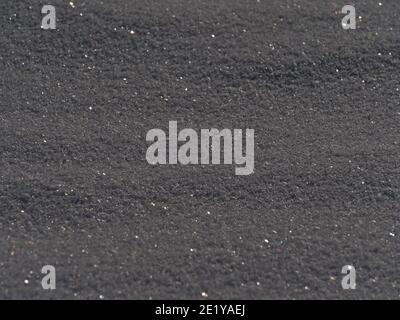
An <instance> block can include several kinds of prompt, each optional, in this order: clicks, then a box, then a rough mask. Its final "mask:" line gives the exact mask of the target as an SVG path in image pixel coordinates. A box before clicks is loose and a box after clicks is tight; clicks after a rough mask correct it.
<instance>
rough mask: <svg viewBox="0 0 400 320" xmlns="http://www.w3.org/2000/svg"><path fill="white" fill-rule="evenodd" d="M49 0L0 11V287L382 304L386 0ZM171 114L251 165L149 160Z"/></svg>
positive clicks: (393, 21) (396, 27)
mask: <svg viewBox="0 0 400 320" xmlns="http://www.w3.org/2000/svg"><path fill="white" fill-rule="evenodd" d="M50 2H51V3H50V4H53V5H54V6H56V8H57V17H58V25H57V30H56V31H43V30H41V29H40V23H41V19H42V14H41V7H42V5H44V4H48V3H47V2H46V3H43V2H42V1H37V0H34V1H27V0H24V1H22V0H19V1H16V0H3V1H1V2H0V71H1V77H0V137H1V138H0V298H2V299H16V298H23V299H25V298H29V299H32V298H35V299H36V298H40V299H41V298H57V299H64V298H79V299H87V298H93V299H98V298H105V299H115V298H118V299H127V298H129V299H150V298H152V299H159V298H164V299H173V298H179V299H203V298H204V297H203V296H202V293H207V295H208V298H209V299H220V298H225V299H230V298H238V299H278V298H283V299H309V298H320V299H329V298H335V299H349V298H357V299H359V298H363V299H366V298H368V299H376V298H389V299H398V298H399V294H400V273H399V268H400V252H399V239H400V204H399V200H400V194H399V191H400V168H399V164H400V150H399V148H400V126H399V121H400V108H399V96H400V82H399V80H400V76H399V65H400V42H399V35H400V17H399V16H400V15H399V13H400V2H399V1H397V0H390V1H389V0H381V2H382V6H379V4H378V2H379V1H378V0H376V1H375V0H366V1H356V2H355V4H356V9H357V16H361V17H362V18H361V19H359V20H358V29H357V30H353V31H344V30H343V29H342V28H341V25H340V22H341V19H342V17H343V15H342V14H341V12H340V11H341V7H342V6H343V5H344V4H347V3H343V1H315V0H314V1H312V0H297V1H293V0H269V1H267V0H260V1H259V2H258V1H256V0H254V1H253V0H252V1H245V0H242V1H239V0H216V1H205V0H204V1H198V0H189V1H178V0H162V1H161V0H159V1H144V0H138V1H128V0H113V1H99V0H86V1H84V0H76V1H74V5H75V8H72V7H71V6H70V5H69V4H68V2H69V1H61V0H52V1H50ZM80 13H82V15H80ZM130 31H134V33H133V34H131V32H130ZM85 55H86V56H85ZM124 79H125V80H124ZM186 89H187V90H186ZM169 120H177V121H178V125H179V126H180V128H184V127H191V128H195V129H200V128H211V127H216V128H221V129H222V128H253V129H255V132H256V138H255V143H256V151H255V155H256V159H255V161H256V164H255V173H254V174H253V175H250V176H243V177H239V176H235V175H234V168H233V167H232V166H187V167H183V166H163V167H153V166H150V165H149V164H148V163H147V162H146V159H145V154H146V149H147V146H148V144H147V143H146V141H145V137H146V133H147V131H148V130H150V129H152V128H167V126H168V121H169ZM207 212H209V214H208V213H207ZM265 240H268V243H267V242H266V241H265ZM46 264H51V265H54V266H55V267H56V269H57V289H56V290H55V291H52V292H49V291H44V290H43V289H42V287H41V284H40V281H41V278H42V276H43V275H42V274H41V273H40V270H41V268H42V266H43V265H46ZM346 264H353V265H354V266H355V268H356V270H357V289H356V290H347V291H344V290H342V288H341V279H342V275H341V273H340V272H341V269H342V266H344V265H346Z"/></svg>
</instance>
